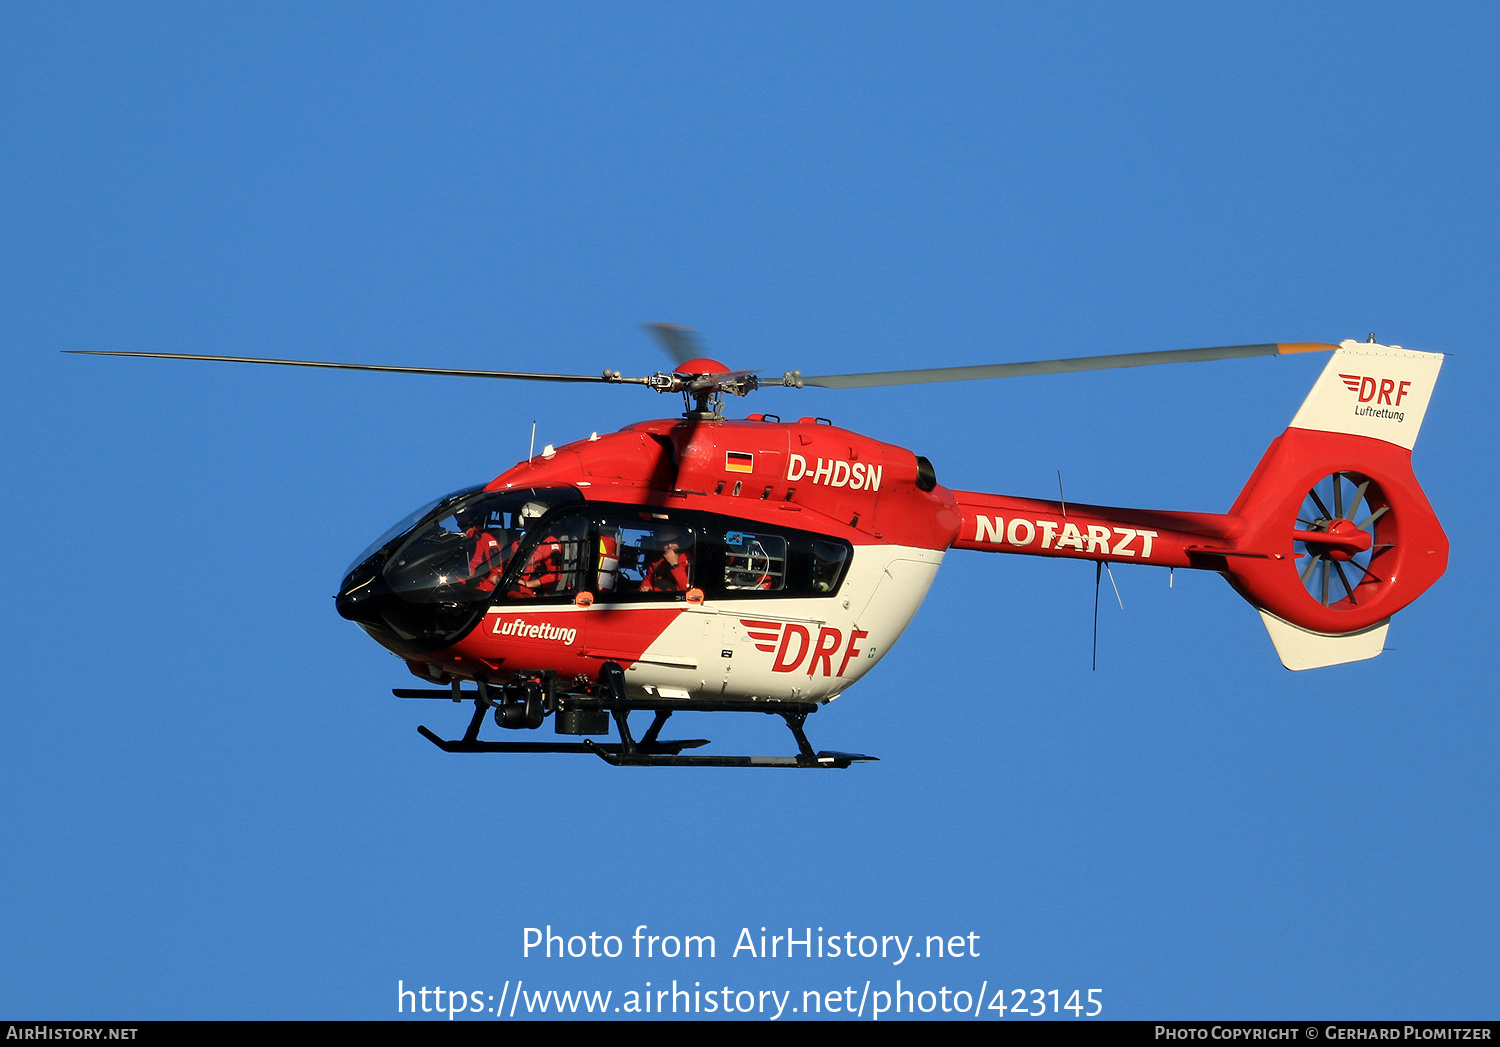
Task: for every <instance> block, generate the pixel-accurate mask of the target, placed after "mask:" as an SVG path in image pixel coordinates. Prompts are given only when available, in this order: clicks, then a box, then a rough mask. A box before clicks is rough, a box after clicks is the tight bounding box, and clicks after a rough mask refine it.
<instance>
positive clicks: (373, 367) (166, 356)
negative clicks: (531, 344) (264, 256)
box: [63, 349, 651, 385]
mask: <svg viewBox="0 0 1500 1047" xmlns="http://www.w3.org/2000/svg"><path fill="white" fill-rule="evenodd" d="M63 352H65V353H76V354H78V355H81V356H148V357H153V358H155V359H158V360H216V361H219V362H220V363H231V364H281V365H282V366H285V367H332V368H336V369H338V370H344V371H392V372H395V373H397V374H440V375H452V376H456V377H460V378H515V379H519V380H521V381H527V382H604V383H606V384H609V385H650V384H651V380H650V379H648V378H624V377H622V376H621V375H620V372H618V371H606V372H605V373H604V374H603V375H594V374H535V373H533V372H530V371H465V370H460V369H458V368H452V367H396V366H393V365H390V364H340V363H327V362H324V361H321V360H269V359H262V358H260V357H254V356H198V355H194V354H190V353H117V352H104V351H102V350H98V349H64V350H63Z"/></svg>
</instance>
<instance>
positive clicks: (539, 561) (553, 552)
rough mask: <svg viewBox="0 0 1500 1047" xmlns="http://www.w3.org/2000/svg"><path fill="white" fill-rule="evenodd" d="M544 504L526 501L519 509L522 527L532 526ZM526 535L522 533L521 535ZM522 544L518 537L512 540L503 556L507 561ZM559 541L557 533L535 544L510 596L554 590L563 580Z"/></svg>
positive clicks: (544, 510) (513, 585)
mask: <svg viewBox="0 0 1500 1047" xmlns="http://www.w3.org/2000/svg"><path fill="white" fill-rule="evenodd" d="M546 512H547V507H546V506H545V505H543V504H542V503H541V502H527V503H526V504H525V505H524V506H523V507H522V508H521V512H520V518H521V521H522V524H523V526H525V527H527V528H530V527H531V525H532V524H533V523H534V522H535V521H536V520H538V519H539V518H541V517H542V516H543V515H545V514H546ZM521 537H522V538H523V537H525V536H524V534H523V535H522V536H521ZM520 544H521V538H517V539H516V540H515V541H514V542H512V543H511V547H510V548H509V549H508V550H506V556H505V559H506V560H507V561H509V560H510V558H511V557H512V556H514V555H515V552H516V548H517V547H518V546H519V545H520ZM562 551H563V550H562V543H561V542H559V541H558V539H557V536H556V535H551V534H549V535H547V537H545V538H543V539H542V540H541V541H540V542H538V543H537V546H536V548H535V549H533V550H532V551H531V557H530V559H528V560H527V561H526V566H525V567H523V568H522V569H521V573H520V574H518V575H516V579H515V581H514V582H513V583H512V584H511V587H510V593H509V595H511V596H521V597H527V596H544V595H546V594H547V593H550V592H553V591H555V590H556V589H557V586H558V583H559V582H561V581H562Z"/></svg>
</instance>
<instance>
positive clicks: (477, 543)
mask: <svg viewBox="0 0 1500 1047" xmlns="http://www.w3.org/2000/svg"><path fill="white" fill-rule="evenodd" d="M457 520H458V524H459V526H460V527H462V528H463V533H464V537H465V538H471V539H473V541H474V550H473V552H472V553H471V554H470V556H469V575H468V579H467V581H466V584H467V585H468V586H469V587H470V588H472V589H477V590H478V591H479V592H482V593H489V592H494V591H495V586H496V584H498V583H499V581H500V574H501V572H502V571H503V570H504V569H505V560H506V559H507V557H505V556H503V555H501V554H502V550H501V547H500V540H499V539H498V538H496V537H495V536H494V535H492V534H490V532H489V531H486V530H485V529H484V513H482V512H479V511H477V510H474V509H465V510H461V511H460V512H459V513H458V516H457Z"/></svg>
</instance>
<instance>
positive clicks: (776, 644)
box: [740, 618, 870, 676]
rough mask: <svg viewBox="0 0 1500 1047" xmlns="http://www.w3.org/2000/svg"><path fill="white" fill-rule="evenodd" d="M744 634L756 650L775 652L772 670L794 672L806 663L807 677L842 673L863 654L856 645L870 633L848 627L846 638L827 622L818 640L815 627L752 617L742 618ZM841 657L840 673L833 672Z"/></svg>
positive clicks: (774, 671) (819, 632) (820, 631)
mask: <svg viewBox="0 0 1500 1047" xmlns="http://www.w3.org/2000/svg"><path fill="white" fill-rule="evenodd" d="M740 624H741V625H743V626H744V627H745V634H746V635H747V636H749V637H750V639H751V641H752V642H753V643H754V644H755V649H756V650H758V651H765V652H766V653H767V654H770V653H771V652H772V651H774V652H775V653H776V661H775V662H773V663H772V665H771V671H772V672H773V673H791V672H797V671H798V670H800V669H802V667H803V665H804V664H805V665H806V667H807V675H808V676H843V675H844V671H845V670H846V669H848V668H849V663H850V662H852V661H854V659H856V658H858V657H859V656H860V654H861V653H863V652H861V650H860V648H859V647H857V646H856V645H857V644H858V643H859V641H861V640H863V639H864V638H865V637H867V636H869V635H870V634H869V633H867V632H865V630H863V629H851V630H849V640H848V642H847V643H845V641H844V633H843V630H841V629H835V628H834V627H833V626H831V625H825V626H823V627H821V628H820V629H819V630H818V638H817V640H814V639H813V635H812V630H811V629H809V628H808V627H807V626H805V625H797V624H795V623H793V622H787V623H785V625H783V623H781V622H764V621H758V620H756V619H753V618H741V619H740ZM835 658H838V659H839V670H838V672H834V671H833V660H834V659H835Z"/></svg>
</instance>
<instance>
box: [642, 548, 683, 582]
mask: <svg viewBox="0 0 1500 1047" xmlns="http://www.w3.org/2000/svg"><path fill="white" fill-rule="evenodd" d="M687 587H688V554H687V553H685V552H683V551H682V543H681V542H679V541H677V540H676V539H675V538H669V539H667V540H666V541H665V542H663V543H662V552H661V559H660V560H657V561H656V562H655V563H653V564H652V565H651V566H650V567H649V568H647V569H646V577H644V578H642V579H641V589H640V591H641V592H643V593H680V592H682V591H683V590H685V589H686V588H687Z"/></svg>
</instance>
